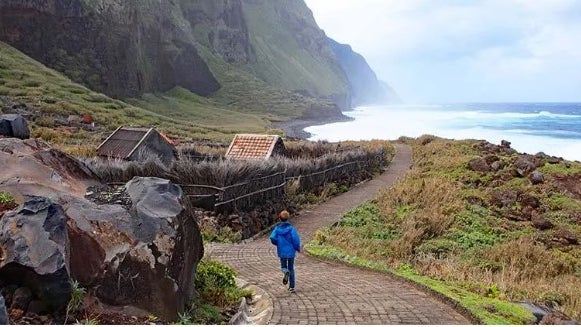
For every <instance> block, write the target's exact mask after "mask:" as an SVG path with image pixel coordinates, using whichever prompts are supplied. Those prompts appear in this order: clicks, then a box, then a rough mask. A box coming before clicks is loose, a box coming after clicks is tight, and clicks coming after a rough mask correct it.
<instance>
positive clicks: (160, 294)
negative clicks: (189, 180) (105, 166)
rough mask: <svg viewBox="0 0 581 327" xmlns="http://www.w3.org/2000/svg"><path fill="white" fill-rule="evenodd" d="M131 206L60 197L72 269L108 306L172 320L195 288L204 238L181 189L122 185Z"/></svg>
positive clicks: (142, 182) (151, 183)
mask: <svg viewBox="0 0 581 327" xmlns="http://www.w3.org/2000/svg"><path fill="white" fill-rule="evenodd" d="M125 189H126V191H127V194H128V196H129V197H130V199H131V203H132V204H131V207H130V208H129V210H127V209H126V208H124V207H122V206H120V205H97V204H95V203H92V202H90V201H87V200H84V199H79V198H75V197H66V196H65V197H63V198H62V200H63V203H66V204H65V205H64V206H65V208H66V213H67V215H68V216H69V218H70V220H69V239H70V245H71V258H70V265H71V274H72V276H73V278H75V279H77V280H79V281H80V282H81V284H82V285H85V286H86V287H91V286H96V285H98V287H96V294H97V296H98V297H99V298H100V299H101V300H102V301H104V302H105V303H108V304H111V305H132V306H135V307H138V308H141V309H145V310H147V311H150V312H152V313H154V314H155V315H156V316H158V317H160V318H164V319H166V320H175V319H176V318H177V316H178V313H179V312H182V311H183V310H184V308H185V304H186V303H187V301H188V300H190V299H192V297H193V293H194V289H193V286H194V283H193V282H194V274H195V271H196V266H197V262H198V261H199V260H200V259H201V258H202V256H203V245H202V239H201V235H200V232H199V229H198V226H197V223H196V222H195V220H194V217H193V216H192V215H191V214H190V212H191V211H190V210H184V208H183V206H182V204H181V202H182V190H181V188H180V187H179V186H178V185H175V184H172V183H171V182H169V181H168V180H163V179H159V178H143V177H135V178H134V179H133V180H131V181H130V182H128V183H127V184H126V186H125Z"/></svg>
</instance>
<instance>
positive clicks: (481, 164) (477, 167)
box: [468, 158, 490, 172]
mask: <svg viewBox="0 0 581 327" xmlns="http://www.w3.org/2000/svg"><path fill="white" fill-rule="evenodd" d="M468 168H470V170H473V171H480V172H487V171H490V165H489V164H488V163H487V162H486V159H484V158H476V159H472V160H470V162H468Z"/></svg>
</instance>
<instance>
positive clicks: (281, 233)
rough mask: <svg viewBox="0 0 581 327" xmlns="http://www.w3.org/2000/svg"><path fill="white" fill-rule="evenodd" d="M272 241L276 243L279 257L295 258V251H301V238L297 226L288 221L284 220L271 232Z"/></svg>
mask: <svg viewBox="0 0 581 327" xmlns="http://www.w3.org/2000/svg"><path fill="white" fill-rule="evenodd" d="M270 242H271V243H272V244H274V245H276V253H277V255H278V257H279V258H285V259H288V258H294V257H295V252H297V251H298V252H300V251H301V239H300V237H299V233H298V232H297V230H296V228H294V227H293V225H291V224H290V223H289V222H288V221H283V222H281V223H280V224H278V226H276V227H275V228H274V230H273V231H272V233H270Z"/></svg>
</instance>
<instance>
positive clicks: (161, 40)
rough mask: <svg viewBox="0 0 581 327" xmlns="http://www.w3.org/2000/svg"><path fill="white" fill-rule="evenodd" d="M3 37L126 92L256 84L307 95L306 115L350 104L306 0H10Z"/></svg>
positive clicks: (204, 90) (97, 85) (90, 82)
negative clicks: (242, 82) (241, 83)
mask: <svg viewBox="0 0 581 327" xmlns="http://www.w3.org/2000/svg"><path fill="white" fill-rule="evenodd" d="M0 40H2V41H5V42H7V43H9V44H11V45H13V46H15V47H16V48H18V49H19V50H21V51H23V52H24V53H26V54H28V55H29V56H31V57H33V58H35V59H37V60H39V61H40V62H42V63H44V64H46V65H47V66H49V67H52V68H55V69H56V70H59V71H61V72H64V73H65V74H66V75H67V76H69V77H70V78H72V79H73V80H75V81H77V82H81V83H83V84H85V85H87V86H89V87H91V88H92V89H95V90H98V91H101V92H103V93H106V94H107V95H110V96H114V97H119V98H126V97H133V98H134V97H139V96H141V95H143V94H145V93H157V92H165V91H168V90H171V89H172V88H174V87H176V86H179V87H182V88H184V89H186V90H188V91H191V92H193V93H196V94H199V95H204V96H207V95H211V94H215V93H216V92H217V91H218V90H220V89H221V88H226V89H228V90H232V91H234V92H239V93H247V94H249V95H252V94H253V93H256V92H254V91H256V90H249V87H250V86H252V87H256V88H258V91H262V90H264V89H268V90H269V93H272V92H270V91H281V92H283V93H284V92H288V94H286V95H285V96H289V97H290V96H292V94H293V93H299V95H297V97H298V99H299V100H300V101H304V103H302V104H300V105H299V106H298V107H301V108H302V109H301V110H299V111H302V112H306V111H308V110H310V109H311V108H314V109H315V110H316V109H318V108H327V109H329V108H330V107H329V104H328V103H327V102H326V101H331V102H333V103H334V104H335V105H336V106H337V107H339V108H343V109H346V108H348V107H350V94H349V87H348V82H347V77H346V76H345V73H344V72H343V70H342V69H341V67H340V65H339V62H338V61H337V59H336V57H335V55H334V54H333V52H332V50H331V48H330V47H329V45H328V44H327V42H326V36H325V34H324V32H323V31H322V30H321V29H319V27H318V26H317V25H316V23H315V21H314V19H313V16H312V13H311V11H310V10H309V9H308V7H307V6H306V5H305V3H304V2H303V1H302V0H290V1H289V0H244V1H241V0H198V1H191V0H173V1H156V0H140V1H137V0H43V1H41V0H24V1H23V0H2V1H0ZM225 70H226V71H227V72H226V73H225V72H224V71H225ZM232 72H235V74H234V75H235V78H232V76H231V75H232ZM238 81H245V83H244V85H240V83H239V82H238ZM247 81H250V82H247ZM239 86H242V88H239ZM310 98H312V99H319V100H317V101H314V102H315V103H314V104H313V103H311V102H313V100H309V99H310ZM226 102H229V104H230V105H231V104H232V103H234V104H235V103H238V102H240V100H239V99H235V100H234V101H226ZM276 102H279V100H276V101H272V103H276ZM327 109H326V111H327V112H330V111H333V112H335V111H336V110H327Z"/></svg>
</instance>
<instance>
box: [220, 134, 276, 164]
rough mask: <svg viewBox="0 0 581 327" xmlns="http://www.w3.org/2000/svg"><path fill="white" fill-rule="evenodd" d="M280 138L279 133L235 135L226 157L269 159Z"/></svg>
mask: <svg viewBox="0 0 581 327" xmlns="http://www.w3.org/2000/svg"><path fill="white" fill-rule="evenodd" d="M278 140H280V136H278V135H260V134H238V135H236V136H234V139H233V140H232V143H231V144H230V148H228V152H226V158H228V159H237V160H253V159H255V160H256V159H268V158H270V156H271V154H272V150H273V149H274V146H275V145H276V142H277V141H278Z"/></svg>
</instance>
